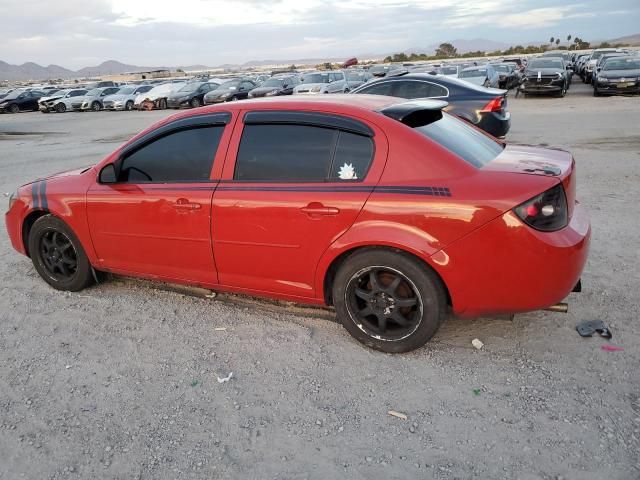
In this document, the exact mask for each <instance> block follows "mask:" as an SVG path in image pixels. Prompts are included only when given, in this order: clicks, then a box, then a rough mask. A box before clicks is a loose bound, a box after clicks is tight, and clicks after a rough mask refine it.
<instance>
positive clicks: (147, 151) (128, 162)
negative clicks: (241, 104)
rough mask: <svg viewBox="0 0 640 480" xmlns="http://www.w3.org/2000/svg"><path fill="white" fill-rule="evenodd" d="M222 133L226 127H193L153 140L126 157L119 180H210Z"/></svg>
mask: <svg viewBox="0 0 640 480" xmlns="http://www.w3.org/2000/svg"><path fill="white" fill-rule="evenodd" d="M223 130H224V127H223V126H206V127H198V128H190V129H186V130H178V131H175V132H172V133H169V134H167V135H165V136H163V137H160V138H158V139H156V140H153V141H152V142H151V143H148V144H146V145H145V146H143V147H141V148H139V149H138V150H135V151H134V152H133V153H131V154H130V155H128V156H127V157H125V159H124V160H123V162H122V165H121V167H120V181H122V182H128V183H171V182H203V181H207V180H209V176H210V174H211V166H212V165H213V159H214V157H215V154H216V150H217V149H218V144H219V143H220V137H221V136H222V132H223Z"/></svg>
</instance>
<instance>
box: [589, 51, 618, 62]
mask: <svg viewBox="0 0 640 480" xmlns="http://www.w3.org/2000/svg"><path fill="white" fill-rule="evenodd" d="M614 51H615V50H603V51H600V52H593V53H592V54H591V60H597V59H599V58H600V57H601V56H602V55H604V54H605V53H613V52H614Z"/></svg>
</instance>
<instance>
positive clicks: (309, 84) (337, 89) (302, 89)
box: [293, 71, 349, 95]
mask: <svg viewBox="0 0 640 480" xmlns="http://www.w3.org/2000/svg"><path fill="white" fill-rule="evenodd" d="M348 91H349V84H348V83H347V79H346V78H345V76H344V72H342V71H330V72H310V73H305V74H304V75H303V76H302V83H301V84H300V85H298V86H297V87H296V88H294V89H293V94H294V95H296V94H317V93H347V92H348Z"/></svg>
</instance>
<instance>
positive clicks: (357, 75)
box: [344, 69, 373, 90]
mask: <svg viewBox="0 0 640 480" xmlns="http://www.w3.org/2000/svg"><path fill="white" fill-rule="evenodd" d="M344 74H345V76H346V79H347V85H348V87H349V90H354V89H356V88H358V87H359V86H360V85H363V84H365V83H367V82H368V81H369V80H371V79H372V78H373V75H372V74H371V73H370V72H368V71H367V70H356V69H349V70H346V71H345V72H344Z"/></svg>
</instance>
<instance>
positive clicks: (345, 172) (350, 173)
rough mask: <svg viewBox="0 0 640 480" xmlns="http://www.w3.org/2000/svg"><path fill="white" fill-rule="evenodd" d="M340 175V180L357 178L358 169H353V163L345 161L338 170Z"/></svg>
mask: <svg viewBox="0 0 640 480" xmlns="http://www.w3.org/2000/svg"><path fill="white" fill-rule="evenodd" d="M338 177H339V178H340V180H356V179H357V178H358V176H357V175H356V171H355V170H354V169H353V163H345V164H344V165H342V166H341V167H340V171H339V172H338Z"/></svg>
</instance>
